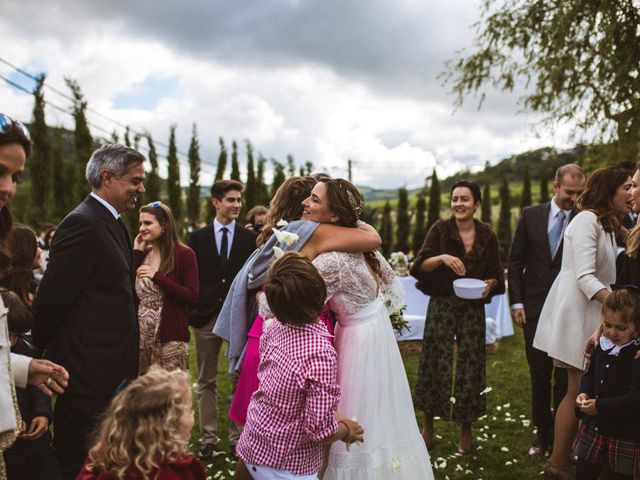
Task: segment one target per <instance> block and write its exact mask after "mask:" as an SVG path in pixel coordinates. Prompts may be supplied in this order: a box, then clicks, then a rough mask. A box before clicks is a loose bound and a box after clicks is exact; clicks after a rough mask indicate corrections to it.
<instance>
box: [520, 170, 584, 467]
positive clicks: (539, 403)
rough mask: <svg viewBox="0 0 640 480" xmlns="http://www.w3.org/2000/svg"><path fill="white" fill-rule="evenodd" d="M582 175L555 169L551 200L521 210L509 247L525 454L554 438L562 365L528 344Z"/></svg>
mask: <svg viewBox="0 0 640 480" xmlns="http://www.w3.org/2000/svg"><path fill="white" fill-rule="evenodd" d="M584 183H585V177H584V172H583V171H582V168H580V166H578V165H574V164H568V165H564V166H562V167H560V168H558V170H557V171H556V176H555V179H554V181H553V191H554V193H555V195H554V197H553V198H552V199H551V201H550V202H546V203H541V204H539V205H532V206H530V207H526V208H525V209H524V210H522V214H521V216H520V220H519V221H518V226H517V227H516V231H515V234H514V236H513V241H512V243H511V250H510V251H509V300H510V301H511V315H512V317H513V321H514V322H515V323H516V324H517V325H518V326H519V327H521V328H522V329H523V330H524V339H525V349H526V354H527V362H528V364H529V374H530V377H531V410H532V416H533V423H534V425H535V426H536V427H537V428H538V433H537V438H536V440H535V441H534V443H533V445H531V447H530V448H529V455H531V456H539V455H543V454H544V452H545V451H547V450H550V449H551V447H552V443H553V422H554V417H553V413H552V411H551V400H552V395H551V391H552V389H551V383H552V382H551V380H552V376H553V377H554V380H555V382H554V383H555V384H554V387H553V405H554V411H555V409H556V408H557V406H558V404H559V403H560V400H562V397H563V396H564V394H565V392H566V389H567V375H566V371H565V370H564V369H560V368H556V369H555V374H554V367H553V363H552V360H551V358H549V357H548V356H547V354H546V353H545V352H542V351H540V350H537V349H535V348H533V338H534V337H535V335H536V328H537V326H538V318H539V317H540V311H541V310H542V306H543V305H544V301H545V299H546V298H547V294H548V293H549V289H550V288H551V285H552V284H553V281H554V280H555V278H556V276H557V275H558V273H559V272H560V267H561V265H562V237H563V235H564V230H565V229H566V227H567V225H568V223H569V222H570V221H571V219H572V218H573V216H574V215H575V210H574V208H575V203H576V200H577V198H578V196H579V195H580V194H581V193H582V190H584Z"/></svg>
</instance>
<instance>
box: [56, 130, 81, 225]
mask: <svg viewBox="0 0 640 480" xmlns="http://www.w3.org/2000/svg"><path fill="white" fill-rule="evenodd" d="M64 144H65V136H64V129H63V128H62V127H58V128H56V129H55V130H54V134H53V143H52V147H53V148H52V151H51V163H52V168H51V173H52V175H51V180H52V185H51V215H52V218H53V219H54V221H55V222H59V221H60V220H62V219H63V218H64V216H65V215H66V214H67V212H68V211H69V210H70V209H71V208H72V202H73V199H72V198H71V192H70V191H69V188H67V178H66V175H65V165H64V160H63V156H64ZM67 168H68V167H67ZM74 173H75V170H74Z"/></svg>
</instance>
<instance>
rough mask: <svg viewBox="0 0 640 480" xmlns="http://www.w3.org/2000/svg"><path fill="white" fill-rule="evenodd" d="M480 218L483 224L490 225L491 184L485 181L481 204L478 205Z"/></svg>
mask: <svg viewBox="0 0 640 480" xmlns="http://www.w3.org/2000/svg"><path fill="white" fill-rule="evenodd" d="M480 217H481V220H482V221H483V222H484V223H488V224H489V225H491V182H490V181H489V180H487V182H486V183H485V184H484V188H483V189H482V204H481V205H480Z"/></svg>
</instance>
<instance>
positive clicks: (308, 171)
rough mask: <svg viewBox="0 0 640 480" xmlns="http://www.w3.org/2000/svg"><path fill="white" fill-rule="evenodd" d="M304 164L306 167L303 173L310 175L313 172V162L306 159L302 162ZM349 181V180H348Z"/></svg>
mask: <svg viewBox="0 0 640 480" xmlns="http://www.w3.org/2000/svg"><path fill="white" fill-rule="evenodd" d="M304 166H305V167H306V170H305V173H304V174H305V175H311V174H312V173H313V162H311V161H309V160H307V161H306V162H304ZM349 181H351V180H349Z"/></svg>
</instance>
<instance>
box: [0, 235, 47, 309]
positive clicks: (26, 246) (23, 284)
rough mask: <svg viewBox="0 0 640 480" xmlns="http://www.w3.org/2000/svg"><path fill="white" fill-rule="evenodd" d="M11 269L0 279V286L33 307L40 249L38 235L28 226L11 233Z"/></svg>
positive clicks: (9, 240) (9, 241)
mask: <svg viewBox="0 0 640 480" xmlns="http://www.w3.org/2000/svg"><path fill="white" fill-rule="evenodd" d="M8 243H9V248H10V250H11V267H9V270H8V271H7V272H6V273H5V274H4V275H2V277H0V286H1V287H4V288H6V289H7V290H11V291H12V292H14V293H16V294H17V295H18V296H19V297H20V299H21V300H22V301H23V302H24V304H25V305H27V306H29V307H30V306H31V304H32V303H33V297H34V295H35V292H36V284H35V280H34V277H33V270H34V269H36V268H39V267H40V253H41V250H40V247H39V246H38V239H37V238H36V233H35V232H34V231H33V230H32V229H31V228H30V227H27V226H26V225H16V226H15V227H13V229H12V230H11V232H10V233H9V238H8Z"/></svg>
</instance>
